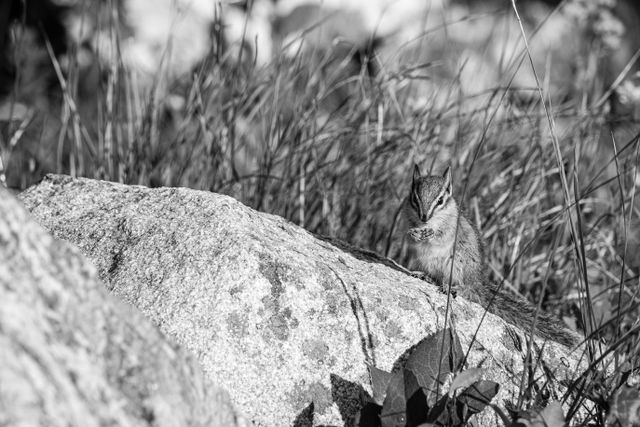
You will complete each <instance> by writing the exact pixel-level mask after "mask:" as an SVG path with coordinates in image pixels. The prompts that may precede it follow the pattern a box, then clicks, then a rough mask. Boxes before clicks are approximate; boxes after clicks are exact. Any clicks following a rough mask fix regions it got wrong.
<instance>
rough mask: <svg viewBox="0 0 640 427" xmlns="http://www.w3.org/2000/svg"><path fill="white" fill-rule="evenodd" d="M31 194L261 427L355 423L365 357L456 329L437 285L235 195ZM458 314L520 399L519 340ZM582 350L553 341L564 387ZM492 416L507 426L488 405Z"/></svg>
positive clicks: (466, 339) (380, 360) (54, 179)
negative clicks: (448, 323) (447, 321)
mask: <svg viewBox="0 0 640 427" xmlns="http://www.w3.org/2000/svg"><path fill="white" fill-rule="evenodd" d="M20 197H21V199H22V200H23V202H24V203H25V205H26V206H27V207H28V209H29V210H30V211H31V212H32V214H33V215H34V216H35V217H36V218H37V219H38V221H40V223H41V224H42V225H43V226H44V227H45V228H47V229H48V230H49V231H50V232H51V233H53V234H54V235H55V236H57V237H59V238H62V239H65V240H68V241H70V242H73V243H74V244H76V245H78V246H79V247H80V249H81V250H82V251H83V252H84V253H85V254H86V255H87V256H88V257H89V258H90V259H92V260H93V261H94V263H95V264H96V266H97V267H98V270H99V273H100V276H101V277H102V279H103V280H104V281H105V283H106V284H107V286H108V288H109V289H110V290H111V291H112V292H113V293H115V294H116V295H118V296H120V297H121V298H123V299H124V300H126V301H129V302H130V303H131V304H133V305H135V306H136V307H138V308H139V309H140V310H142V311H143V313H144V314H145V315H146V316H147V317H148V318H149V319H151V320H152V321H153V322H154V323H155V324H157V325H159V326H160V329H161V330H162V331H163V332H165V333H166V334H168V335H170V336H171V337H173V338H175V339H176V340H177V341H178V342H179V343H180V344H182V345H184V346H185V347H187V348H188V349H190V350H191V351H192V352H193V353H195V354H196V355H197V356H198V359H199V360H200V362H201V364H202V366H203V367H204V370H205V371H206V373H207V374H208V375H209V376H210V377H211V378H212V379H213V380H214V381H215V382H216V383H219V384H221V385H222V386H224V388H225V389H227V390H229V393H230V394H231V395H232V398H233V401H234V403H236V404H237V405H238V406H239V408H240V409H241V410H242V411H243V412H245V413H246V414H248V417H250V418H251V419H252V420H253V421H254V422H255V423H256V424H257V425H261V426H281V425H291V424H292V423H293V422H294V420H297V421H296V422H299V423H300V425H303V423H302V421H301V420H302V419H303V418H304V416H305V414H307V413H308V412H310V410H311V408H313V410H314V412H315V415H314V418H313V422H314V424H316V425H317V424H329V425H343V424H346V425H350V424H351V423H352V421H353V415H354V411H355V410H356V409H357V406H358V405H357V403H356V397H357V393H358V387H357V386H356V384H363V385H364V386H365V389H367V388H368V382H369V380H368V374H367V369H366V363H365V362H370V363H374V364H375V365H376V366H378V367H379V368H381V369H385V370H390V369H391V368H392V366H393V365H394V363H395V362H396V361H397V359H398V357H399V356H400V355H401V354H403V352H405V351H406V350H407V349H408V348H410V347H411V346H412V345H414V344H416V343H418V342H419V341H420V340H421V339H422V338H423V337H424V336H425V335H427V334H429V333H432V332H434V331H436V330H437V329H440V328H442V327H443V325H444V318H445V307H446V296H445V295H442V294H440V293H439V292H438V291H437V289H436V288H435V287H434V286H431V285H429V284H427V283H426V282H423V281H420V280H417V279H414V278H412V277H410V276H408V275H406V274H404V273H402V272H400V271H397V270H394V269H392V268H389V267H387V266H385V265H382V264H380V263H378V262H375V261H374V260H373V259H370V258H367V257H366V256H362V254H358V253H357V252H348V251H344V250H341V249H339V248H337V247H336V246H333V245H332V244H330V243H328V242H326V241H323V240H320V239H318V238H316V237H315V236H313V235H312V234H310V233H308V232H307V231H305V230H303V229H302V228H300V227H297V226H295V225H293V224H291V223H290V222H288V221H286V220H284V219H282V218H280V217H276V216H272V215H267V214H263V213H259V212H256V211H254V210H252V209H250V208H248V207H245V206H244V205H242V204H241V203H239V202H238V201H236V200H234V199H232V198H229V197H226V196H222V195H218V194H213V193H207V192H200V191H194V190H189V189H181V188H159V189H149V188H145V187H136V186H125V185H120V184H114V183H108V182H102V181H95V180H88V179H72V178H69V177H65V176H56V175H50V176H48V177H47V178H46V179H45V180H44V181H43V182H42V183H40V184H39V185H37V186H35V187H32V188H30V189H29V190H27V191H26V192H24V193H22V194H21V196H20ZM452 312H453V324H454V326H455V327H456V329H457V331H458V334H459V335H460V337H461V341H462V345H463V347H464V348H465V349H466V348H468V347H469V346H471V350H470V352H469V356H468V364H469V366H478V365H480V364H481V365H482V366H483V367H484V368H486V369H487V374H486V376H487V378H486V379H491V380H494V381H496V382H498V383H499V384H501V391H500V393H499V395H498V396H496V398H495V400H494V402H496V403H498V404H500V405H502V402H503V399H513V400H515V398H516V396H517V394H516V392H515V391H516V390H517V389H518V387H519V384H520V381H521V374H522V370H523V368H522V366H523V362H522V360H523V355H522V351H520V350H518V346H517V345H514V342H515V341H517V339H515V340H514V336H515V335H516V333H515V332H514V331H513V329H512V328H511V327H508V326H506V325H505V323H503V322H502V321H501V320H500V319H498V318H497V317H495V316H493V315H490V314H487V315H486V317H485V318H484V320H483V321H482V327H481V328H480V329H479V330H478V325H479V322H480V320H481V319H482V318H483V314H484V310H483V309H482V308H481V307H479V306H477V305H474V304H470V303H467V302H466V301H464V300H462V299H461V298H457V299H456V300H455V301H454V302H453V304H452ZM476 331H477V335H476V339H475V342H473V344H471V343H472V337H473V336H474V334H475V333H476ZM576 353H577V352H576ZM578 356H579V354H569V350H568V349H566V348H564V347H561V346H559V345H556V344H551V343H547V344H546V345H545V346H544V353H543V355H542V358H543V360H544V361H545V366H546V368H547V369H548V373H553V375H554V376H555V378H557V379H566V378H568V377H569V376H571V375H572V372H573V370H574V369H575V366H576V360H577V357H578ZM538 366H540V364H538ZM541 378H544V376H542V377H541ZM553 392H554V391H553V390H551V393H552V394H553ZM312 402H313V404H312ZM481 422H482V425H492V424H496V423H497V420H496V418H495V415H494V414H493V413H490V412H489V411H485V412H484V413H483V414H482V418H481Z"/></svg>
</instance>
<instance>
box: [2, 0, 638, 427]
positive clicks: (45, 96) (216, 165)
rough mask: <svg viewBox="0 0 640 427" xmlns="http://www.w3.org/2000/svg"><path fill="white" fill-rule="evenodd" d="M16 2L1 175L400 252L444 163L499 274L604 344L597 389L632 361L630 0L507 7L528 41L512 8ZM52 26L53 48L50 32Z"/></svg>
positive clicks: (633, 28) (7, 52)
mask: <svg viewBox="0 0 640 427" xmlns="http://www.w3.org/2000/svg"><path fill="white" fill-rule="evenodd" d="M13 3H15V4H14V9H13V11H12V12H11V13H10V14H9V13H7V14H6V15H4V16H5V17H8V18H11V19H7V22H6V29H7V31H6V32H5V35H4V39H3V40H4V41H3V49H4V51H3V55H4V60H3V64H4V65H3V67H2V69H3V72H4V74H3V76H4V79H3V86H2V95H3V101H2V104H1V106H0V135H1V139H0V150H1V151H0V159H1V162H2V164H1V166H2V171H1V172H2V175H1V178H2V181H3V182H4V183H5V184H6V185H7V186H9V187H10V188H14V189H16V190H22V189H24V188H26V187H27V186H29V185H32V184H34V183H37V182H38V181H39V180H40V179H41V178H42V176H43V175H44V174H46V173H49V172H56V173H65V174H71V175H75V176H86V177H91V178H98V179H106V180H111V181H118V182H123V183H127V184H142V185H147V186H152V187H156V186H185V187H190V188H194V189H201V190H208V191H214V192H219V193H224V194H228V195H231V196H233V197H235V198H237V199H238V200H240V201H242V202H243V203H245V204H247V205H249V206H251V207H253V208H255V209H258V210H261V211H264V212H270V213H274V214H277V215H281V216H283V217H285V218H288V219H290V220H291V221H293V222H295V223H297V224H299V225H301V226H303V227H305V228H307V229H308V230H310V231H312V232H315V233H320V234H324V235H329V236H332V237H336V238H340V239H343V240H346V241H348V242H350V243H352V244H354V245H357V246H360V247H363V248H367V249H370V250H374V251H376V252H378V253H381V254H386V255H388V256H390V257H392V258H395V259H397V260H399V261H402V260H403V257H404V252H403V236H402V233H400V232H398V230H401V229H402V224H399V223H398V221H401V219H397V218H396V213H397V210H398V208H399V205H400V204H401V202H402V200H403V199H404V197H405V196H406V194H407V192H408V186H409V184H410V177H411V171H412V166H413V164H414V163H418V164H420V165H421V167H422V169H423V171H424V170H428V171H433V173H441V172H442V171H443V170H444V167H445V166H446V165H447V164H450V165H451V166H452V167H453V171H454V180H455V187H456V195H457V196H458V198H459V199H461V200H462V201H463V202H464V204H465V206H466V211H467V213H468V215H469V217H470V218H471V219H472V220H473V221H474V222H475V223H476V225H477V226H478V228H479V229H480V230H481V232H482V234H483V236H484V238H485V240H486V243H487V251H486V253H487V256H488V262H489V265H490V267H491V274H492V277H493V278H494V279H495V280H499V281H503V282H504V284H505V287H507V288H508V289H510V290H512V291H514V292H518V293H521V294H522V295H525V296H526V297H528V298H529V299H530V300H532V301H540V302H541V306H542V308H543V309H544V310H546V311H548V312H551V313H554V314H556V315H558V316H559V317H560V318H562V319H563V320H564V321H565V322H567V324H568V325H570V326H571V327H572V328H574V329H577V330H582V331H584V332H585V333H586V334H587V335H589V336H592V337H595V338H598V339H602V340H606V342H608V343H609V344H610V345H611V346H612V348H615V350H616V355H617V356H619V359H618V362H619V363H620V366H624V368H620V370H619V371H618V374H617V375H616V376H615V378H609V379H607V380H606V381H605V380H602V382H603V384H604V390H606V392H603V393H604V396H605V397H603V399H604V400H605V401H606V393H613V392H615V390H616V388H617V387H618V386H619V385H620V384H621V383H622V382H624V381H625V380H626V378H627V377H628V376H629V375H630V374H631V373H632V372H634V370H635V369H636V367H637V364H638V360H637V356H636V355H637V353H638V315H639V311H638V277H639V276H638V271H639V268H640V255H638V251H639V250H640V227H639V226H640V220H639V219H638V218H639V215H638V214H639V213H640V212H639V210H638V209H639V207H640V205H639V202H638V201H637V200H636V197H635V195H636V192H637V189H636V187H637V184H638V183H639V175H638V171H637V169H638V156H639V145H638V135H637V132H638V129H639V127H638V126H637V116H638V115H637V111H636V110H637V107H636V105H637V100H638V99H640V97H639V96H640V95H638V93H637V89H636V86H635V80H636V78H637V76H636V74H635V73H636V70H637V69H638V67H637V65H636V59H637V58H636V56H637V52H638V50H637V49H638V48H639V47H640V37H639V36H638V34H637V31H638V30H637V27H638V23H640V19H639V12H638V10H637V6H635V5H634V2H632V1H630V2H624V1H618V2H615V1H610V0H609V1H593V2H585V1H578V0H572V1H563V2H552V1H546V2H544V1H533V0H530V1H527V2H518V3H517V4H518V11H519V12H520V14H521V15H522V17H523V26H524V30H525V33H526V35H527V38H528V40H529V43H530V49H529V51H527V49H525V47H524V44H523V39H522V35H521V33H520V29H519V27H518V20H517V19H516V16H515V14H514V10H513V8H512V7H511V4H510V3H509V2H498V1H495V2H494V1H489V2H474V1H470V0H469V1H445V0H441V1H438V2H436V1H434V2H425V3H424V4H422V3H421V5H420V6H416V4H417V3H415V2H414V3H413V9H411V8H410V10H409V11H408V12H405V13H404V14H402V13H400V12H399V9H398V8H399V7H400V6H399V5H400V4H401V3H402V4H404V5H405V6H406V3H407V2H404V1H403V2H398V3H397V4H396V5H394V6H393V7H388V8H387V9H384V8H383V9H381V10H382V11H383V12H384V13H386V14H388V15H393V16H394V17H392V18H389V19H388V20H386V18H380V17H379V16H378V17H375V18H374V19H373V20H371V19H370V20H367V19H365V17H366V16H367V14H368V15H372V14H373V12H375V10H373V9H374V7H373V6H371V5H372V4H373V3H370V4H369V6H367V7H366V8H365V10H364V11H363V10H359V9H356V8H355V7H353V5H351V3H353V2H351V3H349V4H350V5H351V7H350V8H346V9H344V8H339V7H337V6H335V5H332V4H331V3H330V2H329V3H325V4H323V5H319V4H307V5H302V6H300V5H297V6H296V7H293V6H291V7H289V8H288V9H287V8H286V7H285V6H283V3H286V2H285V1H282V0H281V1H279V2H277V3H275V2H274V3H271V2H267V1H260V0H256V1H255V2H248V3H242V4H239V5H235V6H233V5H229V4H226V3H215V4H214V3H209V5H210V7H209V9H207V12H206V13H205V12H202V11H201V10H198V9H196V10H195V12H193V11H191V12H190V11H189V9H188V8H184V7H183V9H182V10H180V8H178V10H175V9H167V11H166V15H167V16H168V17H171V16H174V15H175V16H182V17H185V16H186V18H192V19H193V20H191V21H189V20H187V21H185V22H182V21H180V22H179V23H177V24H175V22H176V21H173V20H170V21H167V22H171V23H172V24H171V25H170V26H166V25H163V24H162V22H164V21H162V20H163V19H168V18H167V16H164V15H162V16H159V15H161V14H162V13H165V12H163V10H164V9H162V8H163V7H165V6H166V4H169V5H170V6H171V7H174V8H175V5H176V2H166V4H165V3H164V2H160V3H150V4H147V6H148V7H149V9H144V7H143V6H144V4H145V3H144V1H143V0H128V1H125V0H120V1H116V0H109V1H107V0H105V1H98V2H89V1H81V0H78V1H67V2H65V3H64V4H61V3H60V2H59V3H58V4H57V5H54V6H51V8H50V9H47V10H44V11H38V10H36V9H37V8H36V7H35V6H34V7H33V9H29V3H28V2H27V3H26V4H24V3H22V2H13ZM17 3H21V4H22V6H20V5H18V6H16V4H17ZM178 3H179V2H178ZM374 3H375V2H374ZM42 4H44V3H42ZM25 5H26V6H27V7H26V8H25V7H24V6H25ZM409 5H410V6H411V3H410V2H409ZM190 13H191V15H189V14H190ZM172 14H173V15H172ZM180 14H182V15H180ZM394 14H395V15H394ZM192 15H193V16H192ZM382 16H383V17H384V16H387V15H384V14H383V15H382ZM154 17H155V18H157V19H158V20H159V21H157V22H153V19H154ZM265 17H266V18H265ZM143 18H144V19H143ZM186 18H185V19H186ZM231 18H233V19H235V20H233V19H231ZM57 19H59V22H63V23H65V25H66V28H67V29H66V30H65V31H66V32H67V35H66V39H65V40H64V41H61V40H59V39H56V38H54V37H52V36H51V35H50V34H51V33H50V32H47V31H45V29H46V28H48V27H49V26H51V25H53V24H51V22H49V21H48V20H53V22H54V23H55V22H58V21H56V20H57ZM146 19H148V20H150V21H152V24H151V28H155V30H154V31H155V32H156V33H157V32H159V33H160V35H161V37H164V40H165V42H164V43H158V42H157V41H154V40H155V39H153V35H154V34H155V33H154V31H150V30H145V29H144V28H143V27H142V22H144V21H145V20H146ZM47 22H49V24H47ZM370 22H374V24H367V23H370ZM174 24H175V25H174ZM183 27H184V28H183ZM263 27H266V28H267V29H268V33H267V34H268V35H267V36H265V35H264V33H262V32H259V31H258V30H259V29H261V28H263ZM202 28H205V30H203V31H200V33H204V36H205V42H202V41H201V40H200V39H199V38H198V37H200V35H199V34H200V33H198V29H202ZM180 31H186V33H185V34H184V35H181V34H182V33H181V32H180ZM169 34H170V35H172V37H168V35H169ZM265 37H267V41H266V42H265ZM160 39H161V40H162V38H160ZM149 40H151V41H149ZM137 42H140V43H141V46H143V47H140V46H138V45H136V43H137ZM145 42H147V43H148V44H149V45H150V46H152V47H151V48H148V47H146V48H145V47H144V46H145V45H144V43H145ZM191 48H193V50H194V51H195V53H193V52H191V51H190V50H189V49H191ZM529 54H530V55H531V58H532V60H533V65H534V67H535V69H536V71H537V73H538V75H539V76H540V81H539V84H536V82H535V79H534V78H533V73H532V70H533V69H532V66H531V64H530V63H529V58H528V55H529ZM7 82H9V83H7ZM538 89H541V91H542V93H543V96H544V99H545V105H546V106H547V108H548V109H549V110H550V112H551V116H552V118H553V122H554V124H555V129H554V131H552V130H551V127H550V122H549V120H548V118H547V117H546V115H545V111H544V109H543V106H542V104H541V102H540V97H539V92H538ZM554 139H555V141H556V143H557V145H555V144H554ZM562 177H564V179H561V178H562ZM616 347H617V348H616ZM598 416H600V417H602V413H600V414H596V415H594V417H596V418H594V419H597V417H598Z"/></svg>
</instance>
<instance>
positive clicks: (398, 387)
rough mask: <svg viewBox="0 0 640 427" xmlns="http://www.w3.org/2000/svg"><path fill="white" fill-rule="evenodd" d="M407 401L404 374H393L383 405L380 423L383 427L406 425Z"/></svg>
mask: <svg viewBox="0 0 640 427" xmlns="http://www.w3.org/2000/svg"><path fill="white" fill-rule="evenodd" d="M406 409H407V401H406V399H405V395H404V373H403V372H402V371H398V372H396V373H395V374H392V376H391V380H390V381H389V386H388V387H387V391H386V396H385V398H384V402H383V403H382V411H381V412H380V422H381V425H382V427H395V426H402V427H404V425H405V424H406Z"/></svg>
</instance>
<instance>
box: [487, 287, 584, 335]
mask: <svg viewBox="0 0 640 427" xmlns="http://www.w3.org/2000/svg"><path fill="white" fill-rule="evenodd" d="M487 289H492V291H491V293H490V294H488V295H485V298H486V299H487V300H486V301H484V304H483V306H484V307H486V308H487V310H488V311H489V312H491V313H493V314H495V315H497V316H500V317H501V318H502V319H504V320H505V321H506V322H508V323H511V324H512V325H514V326H517V327H518V328H520V329H522V330H523V331H524V332H526V333H530V332H531V326H532V325H534V326H535V331H534V334H535V335H537V336H539V337H541V338H544V339H548V340H551V341H556V342H558V343H560V344H562V345H565V346H567V347H574V346H576V345H578V344H579V343H580V342H581V341H582V340H583V338H582V337H581V336H580V335H578V334H577V333H576V332H573V331H571V330H569V329H568V328H567V327H566V326H565V325H564V324H563V323H562V322H561V321H560V320H558V319H556V318H554V317H553V316H550V315H549V314H547V313H545V312H543V311H542V310H537V312H536V306H535V305H533V304H532V303H530V302H529V301H528V300H526V299H525V298H523V297H520V296H517V295H513V294H511V293H508V292H505V291H501V290H498V291H497V292H496V291H495V290H496V289H497V288H496V287H495V285H493V286H491V287H487ZM493 294H495V296H494V295H493ZM534 319H535V324H534Z"/></svg>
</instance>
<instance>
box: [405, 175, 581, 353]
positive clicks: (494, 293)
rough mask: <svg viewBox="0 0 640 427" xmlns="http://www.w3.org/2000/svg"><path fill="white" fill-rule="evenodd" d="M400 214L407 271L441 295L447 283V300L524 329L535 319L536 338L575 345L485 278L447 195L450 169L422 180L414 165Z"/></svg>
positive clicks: (478, 253) (479, 251) (480, 257)
mask: <svg viewBox="0 0 640 427" xmlns="http://www.w3.org/2000/svg"><path fill="white" fill-rule="evenodd" d="M402 211H403V214H404V216H405V217H406V219H407V224H408V226H409V229H408V230H407V235H408V237H409V241H410V251H411V253H410V262H409V268H410V269H413V270H419V271H421V272H424V273H425V274H426V275H427V276H428V277H430V278H431V279H433V281H434V282H435V283H436V284H437V285H438V286H439V287H440V288H441V290H443V291H444V292H446V291H447V289H448V288H449V281H451V292H452V295H453V296H456V294H457V295H461V296H462V297H463V298H465V299H467V300H469V301H472V302H475V303H478V304H480V305H482V306H483V307H484V308H485V309H487V310H488V311H490V312H492V313H493V314H496V315H498V316H500V317H501V318H503V319H504V320H506V321H507V322H509V323H511V324H512V325H514V326H517V327H519V328H522V329H523V330H525V331H529V330H530V329H531V322H532V321H533V318H534V315H536V316H537V317H536V322H535V333H536V334H537V335H539V336H541V337H543V338H545V339H549V340H553V341H556V342H559V343H560V344H563V345H566V346H569V347H571V346H574V345H576V344H577V343H578V342H580V338H579V337H578V335H577V334H576V333H574V332H571V331H570V330H568V329H567V328H565V327H564V326H563V325H562V324H561V323H560V321H559V320H556V319H554V318H553V317H551V316H549V315H548V314H546V313H543V312H538V313H537V314H536V307H535V306H534V305H533V304H531V303H530V302H529V301H528V300H526V299H525V298H523V297H521V296H516V295H513V294H510V293H508V292H505V291H501V290H500V289H499V287H498V285H497V284H495V283H493V282H491V281H490V280H489V278H488V275H487V270H488V268H487V264H486V261H485V259H484V243H483V241H482V238H481V237H480V234H479V232H478V230H477V229H476V227H475V226H474V225H473V224H472V223H471V222H470V221H469V220H468V219H467V218H466V217H465V216H464V214H463V213H462V212H461V209H460V206H459V205H458V203H457V202H456V200H455V198H454V197H453V194H452V183H451V170H450V168H447V170H446V171H445V172H444V174H443V175H442V176H434V175H429V176H422V175H421V173H420V168H419V167H418V165H415V167H414V171H413V182H412V184H411V192H410V193H409V196H408V197H407V199H406V200H405V202H404V205H403V207H402ZM456 228H457V234H456ZM454 243H455V254H454ZM452 263H453V268H452ZM450 275H451V278H450Z"/></svg>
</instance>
